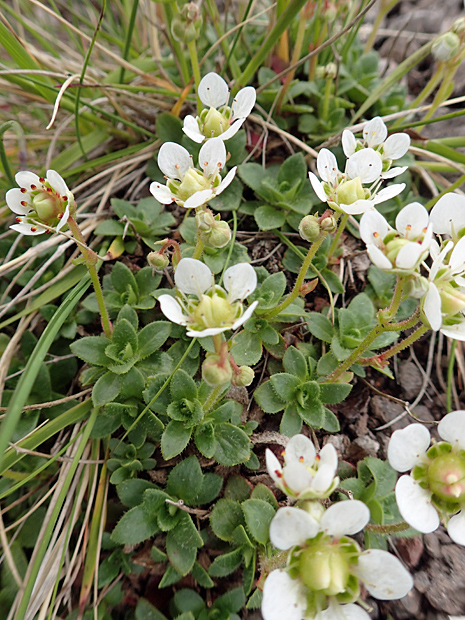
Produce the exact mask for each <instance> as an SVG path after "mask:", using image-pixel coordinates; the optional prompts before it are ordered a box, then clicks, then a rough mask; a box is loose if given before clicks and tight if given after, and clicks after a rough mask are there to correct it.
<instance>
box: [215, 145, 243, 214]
mask: <svg viewBox="0 0 465 620" xmlns="http://www.w3.org/2000/svg"><path fill="white" fill-rule="evenodd" d="M228 146H229V143H228ZM231 165H232V164H231V162H230V161H229V162H228V166H231ZM242 191H243V187H242V183H241V182H240V181H239V179H237V178H234V179H233V180H232V183H231V184H230V185H228V187H227V188H226V189H225V190H224V192H221V194H220V195H219V196H217V197H216V198H213V200H209V201H208V204H209V205H210V207H211V208H212V209H213V211H215V212H216V211H236V209H238V208H239V207H240V205H241V201H242Z"/></svg>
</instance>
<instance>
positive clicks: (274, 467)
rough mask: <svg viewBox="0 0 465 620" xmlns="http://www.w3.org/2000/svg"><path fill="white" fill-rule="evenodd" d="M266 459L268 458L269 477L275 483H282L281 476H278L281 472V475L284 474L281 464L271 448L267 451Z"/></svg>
mask: <svg viewBox="0 0 465 620" xmlns="http://www.w3.org/2000/svg"><path fill="white" fill-rule="evenodd" d="M265 458H266V469H267V471H268V473H269V475H270V476H271V478H272V480H273V482H278V481H280V480H281V476H280V475H278V473H276V472H279V474H281V473H282V468H281V463H280V462H279V461H278V459H277V458H276V456H275V454H274V453H273V452H272V451H271V450H270V449H269V448H267V449H266V452H265Z"/></svg>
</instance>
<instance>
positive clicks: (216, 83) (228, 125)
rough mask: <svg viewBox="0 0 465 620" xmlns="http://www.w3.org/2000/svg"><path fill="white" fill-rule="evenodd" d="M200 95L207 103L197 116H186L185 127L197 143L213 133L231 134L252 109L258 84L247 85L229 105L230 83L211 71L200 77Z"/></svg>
mask: <svg viewBox="0 0 465 620" xmlns="http://www.w3.org/2000/svg"><path fill="white" fill-rule="evenodd" d="M198 95H199V98H200V101H201V102H202V103H203V105H204V106H207V107H206V108H205V109H204V110H202V112H201V113H200V116H197V118H194V117H193V116H191V115H189V116H186V118H185V119H184V126H183V128H182V130H183V131H184V133H185V134H186V135H187V136H188V137H189V138H190V139H191V140H194V142H197V143H201V142H203V141H204V140H206V139H207V138H213V137H219V138H221V140H229V138H232V137H233V136H234V135H235V134H236V133H237V132H238V131H239V129H240V128H241V127H242V125H243V123H244V121H245V119H246V118H247V117H248V115H249V114H250V112H251V111H252V108H253V107H254V105H255V100H256V97H257V95H256V92H255V88H253V87H252V86H246V87H245V88H243V89H242V90H240V91H239V92H238V93H237V95H236V96H235V97H234V101H233V104H232V107H229V106H228V105H227V103H228V101H229V88H228V85H227V84H226V82H225V81H224V80H223V78H222V77H220V76H219V75H217V74H216V73H208V74H207V75H206V76H205V77H204V78H203V79H202V80H201V82H200V84H199V91H198Z"/></svg>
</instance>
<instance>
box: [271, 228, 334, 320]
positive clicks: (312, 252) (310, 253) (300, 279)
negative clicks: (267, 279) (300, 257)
mask: <svg viewBox="0 0 465 620" xmlns="http://www.w3.org/2000/svg"><path fill="white" fill-rule="evenodd" d="M326 235H327V233H321V235H320V238H319V239H318V240H317V241H315V243H313V244H312V245H311V246H310V249H309V250H308V253H307V256H306V257H305V259H304V262H303V263H302V267H301V269H300V271H299V275H298V276H297V280H296V281H295V284H294V288H293V289H292V292H291V293H290V294H289V295H288V296H287V297H286V299H285V300H284V301H283V302H281V303H280V304H279V305H278V306H276V308H274V310H271V312H268V313H267V314H265V315H264V316H263V318H264V319H266V320H269V319H271V318H272V317H274V316H277V315H278V314H279V313H280V312H282V311H283V310H284V309H285V308H287V307H288V306H289V305H290V304H291V303H292V302H293V301H294V299H296V298H297V297H298V296H299V294H300V288H301V286H302V284H303V283H304V280H305V276H306V275H307V271H308V268H309V267H310V265H311V262H312V260H313V259H314V258H315V254H316V253H317V251H318V250H319V248H320V246H321V244H322V243H323V241H324V240H325V238H326Z"/></svg>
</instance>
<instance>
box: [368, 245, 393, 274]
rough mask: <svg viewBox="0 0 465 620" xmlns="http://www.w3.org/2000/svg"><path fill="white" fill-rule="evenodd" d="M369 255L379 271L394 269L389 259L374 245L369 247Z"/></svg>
mask: <svg viewBox="0 0 465 620" xmlns="http://www.w3.org/2000/svg"><path fill="white" fill-rule="evenodd" d="M367 254H368V256H369V258H370V260H371V262H372V263H373V265H376V266H377V267H378V268H379V269H384V270H385V271H386V270H388V269H392V263H391V261H390V260H389V258H388V257H387V256H386V255H385V254H383V251H382V250H380V249H379V248H378V247H377V246H376V245H374V243H370V244H369V245H367Z"/></svg>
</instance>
